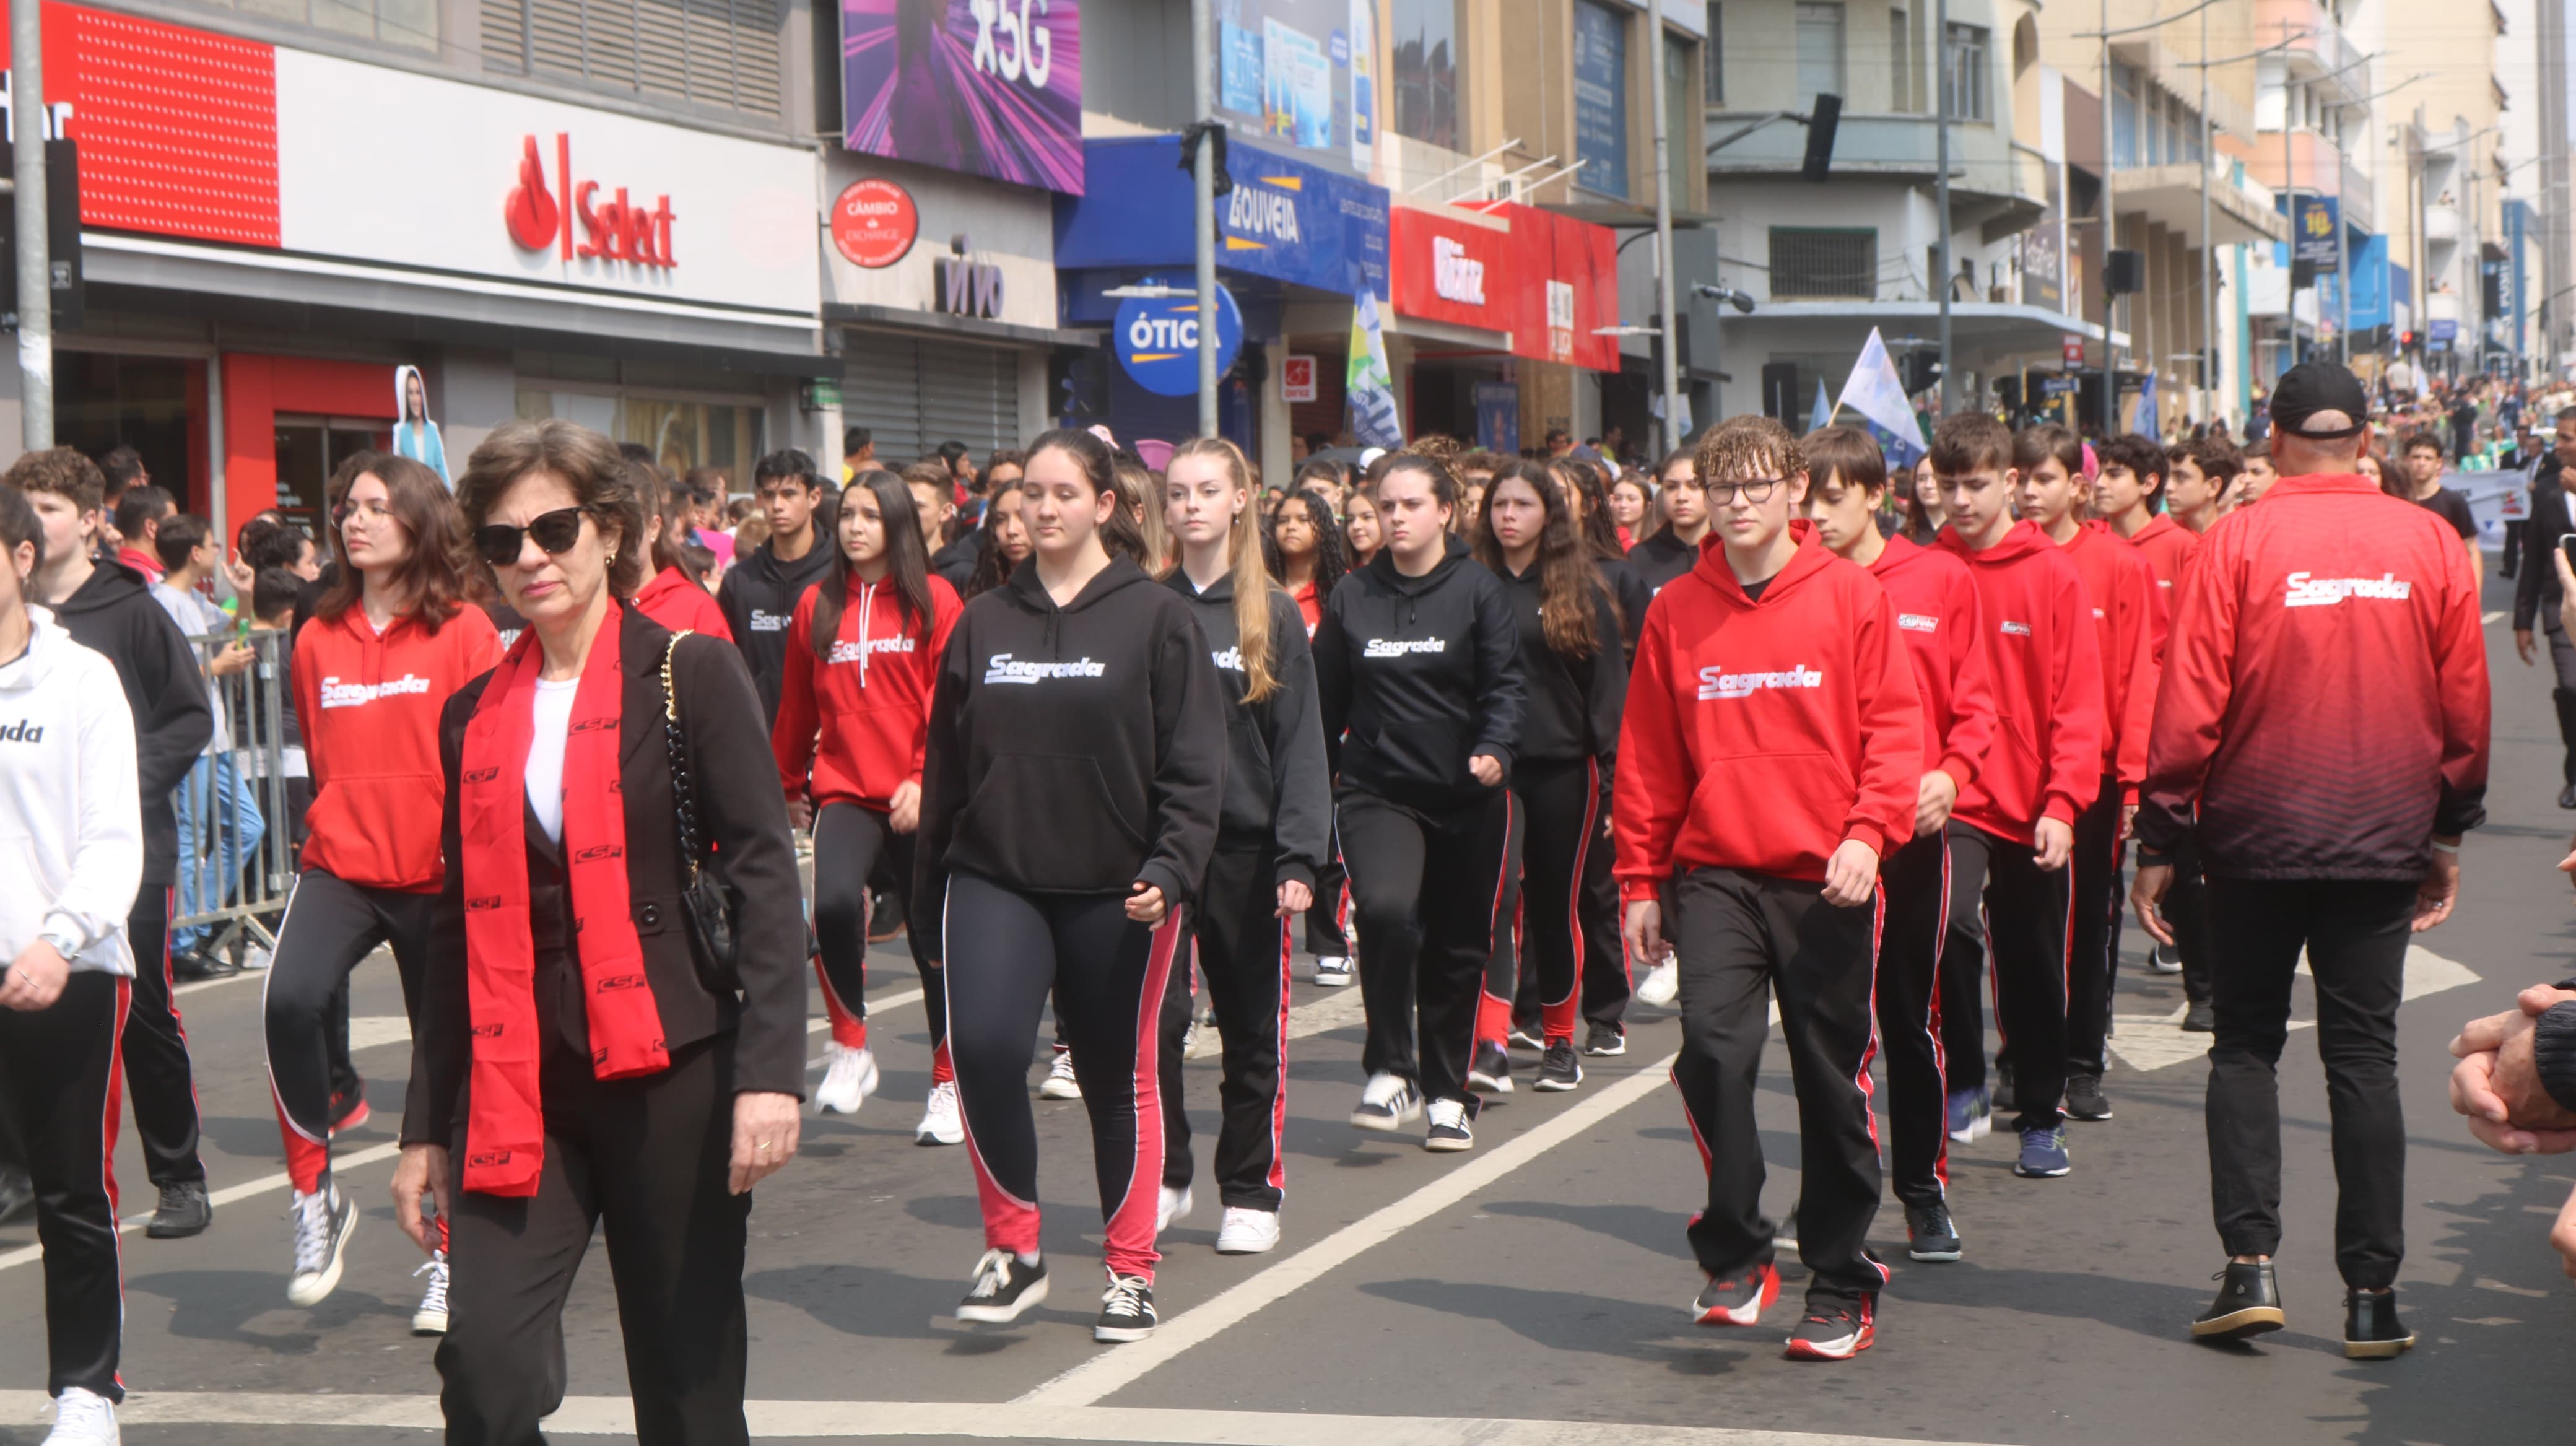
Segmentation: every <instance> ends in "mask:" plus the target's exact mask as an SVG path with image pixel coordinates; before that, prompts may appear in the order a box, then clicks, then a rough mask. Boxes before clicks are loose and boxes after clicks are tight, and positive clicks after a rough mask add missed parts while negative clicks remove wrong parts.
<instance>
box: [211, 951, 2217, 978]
mask: <svg viewBox="0 0 2576 1446" xmlns="http://www.w3.org/2000/svg"><path fill="white" fill-rule="evenodd" d="M243 967H244V968H248V967H249V966H248V965H244V966H243ZM2147 967H2149V968H2151V969H2153V970H2155V971H2156V972H2157V973H2158V974H2180V973H2181V972H2182V951H2181V950H2179V949H2176V948H2175V947H2174V946H2172V945H2171V944H2158V945H2157V946H2156V947H2155V948H2154V949H2152V950H2150V951H2148V953H2147Z"/></svg>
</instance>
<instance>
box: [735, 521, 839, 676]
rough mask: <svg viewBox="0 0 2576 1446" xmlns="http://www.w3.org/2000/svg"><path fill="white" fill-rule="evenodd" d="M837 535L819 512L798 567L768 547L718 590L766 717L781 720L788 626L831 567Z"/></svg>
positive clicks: (743, 559) (741, 560)
mask: <svg viewBox="0 0 2576 1446" xmlns="http://www.w3.org/2000/svg"><path fill="white" fill-rule="evenodd" d="M831 543H832V534H831V531H830V530H829V529H828V528H826V527H824V525H823V523H822V512H821V509H819V508H818V509H816V511H815V522H814V545H813V546H812V547H809V548H807V549H805V555H804V556H803V557H800V558H798V559H796V560H795V561H794V562H781V561H779V560H778V554H777V553H776V552H774V551H772V550H771V549H770V545H769V544H768V543H766V542H764V543H762V544H761V545H760V546H758V547H756V548H753V549H752V550H751V551H750V552H749V553H746V554H744V555H742V556H740V557H737V558H736V559H735V560H734V565H733V566H732V567H729V568H727V569H725V575H724V581H723V583H721V584H719V585H718V586H717V588H716V606H717V607H720V608H722V609H724V615H725V626H727V627H729V628H732V629H733V644H734V646H735V647H737V648H740V649H742V660H743V662H745V663H747V664H749V665H750V667H751V681H752V683H753V684H754V685H755V686H757V687H758V688H759V689H760V708H761V716H762V717H763V718H765V719H766V720H767V721H769V722H771V723H776V722H777V721H778V690H779V688H780V686H781V684H782V682H783V680H784V679H785V678H786V676H787V625H788V623H790V622H791V621H793V620H794V619H795V617H796V603H797V600H798V599H799V598H802V597H804V596H805V590H806V589H807V588H809V587H812V586H813V585H814V584H816V583H818V582H821V581H822V580H823V573H824V571H825V570H826V569H828V568H829V567H831V565H832V547H831Z"/></svg>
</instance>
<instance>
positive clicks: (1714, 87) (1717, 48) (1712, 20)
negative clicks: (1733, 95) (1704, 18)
mask: <svg viewBox="0 0 2576 1446" xmlns="http://www.w3.org/2000/svg"><path fill="white" fill-rule="evenodd" d="M1725 8H1726V7H1725V6H1724V5H1722V4H1720V3H1719V0H1708V49H1706V50H1704V51H1702V52H1701V53H1700V66H1701V70H1702V72H1703V74H1702V76H1701V79H1702V81H1703V82H1704V83H1705V84H1706V85H1707V87H1708V103H1709V104H1710V105H1724V104H1726V41H1725V39H1724V36H1725V34H1726V32H1725V30H1724V29H1723V28H1721V26H1720V24H1719V12H1721V11H1723V10H1724V9H1725Z"/></svg>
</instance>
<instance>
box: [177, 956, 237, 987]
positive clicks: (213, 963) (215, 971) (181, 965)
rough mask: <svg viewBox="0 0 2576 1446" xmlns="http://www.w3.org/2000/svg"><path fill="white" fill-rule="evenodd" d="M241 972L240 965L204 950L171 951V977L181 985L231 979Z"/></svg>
mask: <svg viewBox="0 0 2576 1446" xmlns="http://www.w3.org/2000/svg"><path fill="white" fill-rule="evenodd" d="M240 972H241V965H240V964H239V963H237V962H235V961H234V960H232V959H230V958H227V957H225V956H224V955H221V954H209V953H207V952H206V951H204V950H202V949H185V950H180V949H174V950H172V951H170V977H171V978H172V979H173V980H175V981H177V982H178V983H181V984H196V983H201V982H203V981H205V980H208V979H229V978H231V977H232V976H233V975H236V974H239V973H240Z"/></svg>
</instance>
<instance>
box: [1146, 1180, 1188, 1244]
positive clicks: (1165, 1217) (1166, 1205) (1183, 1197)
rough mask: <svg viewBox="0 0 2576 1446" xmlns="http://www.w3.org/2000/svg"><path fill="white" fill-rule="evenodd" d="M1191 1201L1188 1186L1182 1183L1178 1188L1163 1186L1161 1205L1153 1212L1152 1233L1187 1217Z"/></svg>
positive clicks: (1165, 1228)
mask: <svg viewBox="0 0 2576 1446" xmlns="http://www.w3.org/2000/svg"><path fill="white" fill-rule="evenodd" d="M1191 1203H1192V1202H1191V1200H1190V1187H1189V1186H1187V1185H1183V1186H1182V1187H1181V1188H1179V1189H1178V1190H1175V1189H1173V1188H1172V1187H1171V1186H1169V1185H1166V1186H1164V1187H1163V1203H1162V1207H1161V1208H1160V1209H1158V1210H1156V1211H1155V1212H1154V1233H1155V1234H1157V1235H1160V1234H1162V1233H1163V1232H1164V1231H1166V1230H1169V1229H1171V1228H1172V1227H1173V1226H1175V1225H1178V1224H1179V1223H1181V1222H1182V1221H1184V1220H1187V1219H1189V1218H1190V1205H1191Z"/></svg>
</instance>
